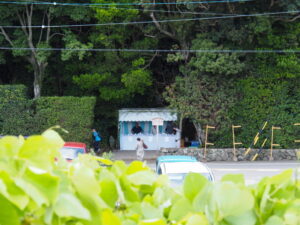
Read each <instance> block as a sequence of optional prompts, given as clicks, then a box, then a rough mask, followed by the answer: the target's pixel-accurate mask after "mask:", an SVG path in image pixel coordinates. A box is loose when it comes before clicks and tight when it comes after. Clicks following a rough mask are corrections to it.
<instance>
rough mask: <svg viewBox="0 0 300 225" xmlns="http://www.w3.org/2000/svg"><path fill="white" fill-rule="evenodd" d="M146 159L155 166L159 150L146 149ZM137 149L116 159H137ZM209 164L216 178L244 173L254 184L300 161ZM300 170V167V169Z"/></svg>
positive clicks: (292, 166) (294, 165)
mask: <svg viewBox="0 0 300 225" xmlns="http://www.w3.org/2000/svg"><path fill="white" fill-rule="evenodd" d="M145 153H146V155H145V160H146V161H147V164H148V165H149V166H150V167H151V168H153V169H154V168H155V159H156V157H157V156H158V151H146V152H145ZM135 154H136V153H135V151H121V152H120V151H118V152H115V154H114V159H116V160H124V161H126V162H131V161H132V160H133V159H135V157H136V156H135ZM207 165H208V166H209V167H210V168H211V170H212V171H213V173H214V175H215V178H216V180H220V179H221V177H222V176H223V175H225V174H229V173H231V174H244V176H245V180H246V183H247V184H254V183H257V182H258V181H259V180H261V178H262V177H265V176H274V175H276V174H278V173H280V172H282V171H284V170H286V169H289V168H293V169H296V168H300V162H296V161H272V162H269V161H268V162H265V161H264V162H263V161H257V162H208V163H207ZM299 170H300V169H299Z"/></svg>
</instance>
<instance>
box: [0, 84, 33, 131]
mask: <svg viewBox="0 0 300 225" xmlns="http://www.w3.org/2000/svg"><path fill="white" fill-rule="evenodd" d="M26 92H27V88H26V87H25V86H24V85H0V134H1V135H19V134H23V135H28V134H30V130H31V129H32V123H31V120H32V114H31V109H30V101H29V100H28V98H27V94H26Z"/></svg>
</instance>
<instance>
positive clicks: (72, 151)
mask: <svg viewBox="0 0 300 225" xmlns="http://www.w3.org/2000/svg"><path fill="white" fill-rule="evenodd" d="M60 152H61V154H62V156H63V157H64V158H65V159H71V160H72V159H75V158H76V157H78V155H79V154H83V153H84V149H82V148H71V147H63V148H61V149H60Z"/></svg>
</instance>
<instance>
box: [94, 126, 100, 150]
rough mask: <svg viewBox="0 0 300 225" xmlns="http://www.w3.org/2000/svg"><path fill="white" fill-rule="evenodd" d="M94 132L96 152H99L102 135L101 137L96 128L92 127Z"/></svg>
mask: <svg viewBox="0 0 300 225" xmlns="http://www.w3.org/2000/svg"><path fill="white" fill-rule="evenodd" d="M92 133H93V146H94V152H95V153H99V152H100V141H101V137H100V135H99V133H98V132H97V131H96V129H92Z"/></svg>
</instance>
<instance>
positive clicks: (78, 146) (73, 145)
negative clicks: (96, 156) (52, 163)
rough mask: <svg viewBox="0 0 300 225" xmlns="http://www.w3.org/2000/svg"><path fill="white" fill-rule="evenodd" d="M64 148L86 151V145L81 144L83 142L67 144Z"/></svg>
mask: <svg viewBox="0 0 300 225" xmlns="http://www.w3.org/2000/svg"><path fill="white" fill-rule="evenodd" d="M64 147H72V148H84V149H86V144H84V143H81V142H65V144H64Z"/></svg>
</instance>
